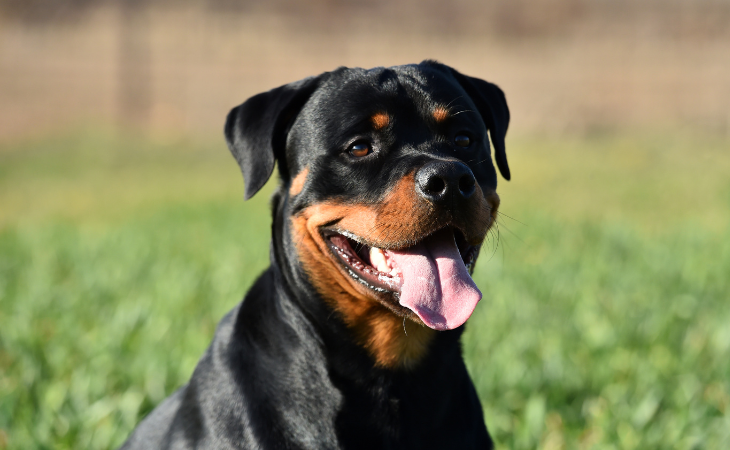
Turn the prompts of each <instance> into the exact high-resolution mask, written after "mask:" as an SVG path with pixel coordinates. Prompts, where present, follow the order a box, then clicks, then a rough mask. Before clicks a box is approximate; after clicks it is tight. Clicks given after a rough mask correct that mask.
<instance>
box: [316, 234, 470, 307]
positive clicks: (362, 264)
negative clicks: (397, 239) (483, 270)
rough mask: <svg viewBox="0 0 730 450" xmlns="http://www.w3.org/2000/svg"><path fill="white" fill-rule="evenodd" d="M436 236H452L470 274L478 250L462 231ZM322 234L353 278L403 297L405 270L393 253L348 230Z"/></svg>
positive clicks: (371, 287)
mask: <svg viewBox="0 0 730 450" xmlns="http://www.w3.org/2000/svg"><path fill="white" fill-rule="evenodd" d="M437 233H447V234H452V235H453V240H454V244H455V245H456V248H457V249H458V251H459V255H460V256H461V260H462V262H463V263H464V266H465V267H466V269H467V271H468V272H469V273H471V272H472V269H473V267H474V263H475V262H476V259H477V256H478V254H479V247H477V246H473V245H469V243H468V242H467V241H466V239H465V238H464V235H463V234H462V233H461V231H459V230H458V229H456V228H445V229H442V230H439V232H437ZM323 234H324V237H325V241H326V242H327V244H328V245H329V246H330V249H331V250H332V252H333V253H334V254H335V255H337V256H338V258H339V260H340V262H341V263H342V264H343V266H344V267H345V269H347V271H348V272H349V274H350V276H351V277H353V278H354V279H356V280H358V281H359V282H360V283H362V284H364V285H365V286H367V287H369V288H370V289H372V290H374V291H377V292H393V293H394V294H396V295H398V294H400V291H401V287H402V284H403V279H402V275H403V271H402V269H401V268H400V267H398V264H397V262H396V259H395V258H393V253H394V250H388V249H382V248H378V247H375V246H370V245H368V244H365V243H363V241H364V240H363V239H361V238H359V237H357V236H355V235H353V234H351V233H348V232H346V231H339V232H337V231H334V230H325V231H324V232H323ZM434 234H436V233H434ZM426 239H428V238H426ZM426 239H424V241H425V240H426Z"/></svg>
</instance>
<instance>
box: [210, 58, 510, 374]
mask: <svg viewBox="0 0 730 450" xmlns="http://www.w3.org/2000/svg"><path fill="white" fill-rule="evenodd" d="M508 122H509V111H508V109H507V104H506V101H505V98H504V94H503V93H502V91H501V90H500V89H499V88H498V87H497V86H495V85H494V84H491V83H488V82H486V81H483V80H480V79H477V78H472V77H468V76H464V75H462V74H460V73H458V72H457V71H455V70H454V69H451V68H449V67H447V66H445V65H442V64H439V63H436V62H432V61H426V62H423V63H421V64H419V65H407V66H397V67H391V68H376V69H372V70H363V69H347V68H340V69H338V70H335V71H333V72H328V73H325V74H322V75H319V76H317V77H312V78H307V79H304V80H301V81H298V82H295V83H291V84H288V85H285V86H281V87H279V88H276V89H273V90H271V91H269V92H265V93H263V94H259V95H256V96H254V97H252V98H251V99H249V100H248V101H246V102H245V103H243V104H242V105H240V106H238V107H237V108H235V109H233V110H232V111H231V113H230V114H229V116H228V120H227V123H226V127H225V134H226V139H227V142H228V146H229V148H230V150H231V152H232V153H233V156H234V157H235V158H236V160H237V161H238V162H239V164H240V166H241V170H242V172H243V176H244V181H245V187H246V194H245V195H246V198H250V197H251V196H253V195H254V194H255V193H256V192H257V191H258V190H259V189H260V188H261V187H262V186H263V185H264V184H265V183H266V181H267V180H268V178H269V177H270V175H271V173H272V171H273V168H274V164H275V163H278V166H279V172H280V176H281V185H280V188H279V195H280V196H283V197H284V202H285V204H286V206H285V207H284V208H279V214H280V215H282V217H275V221H277V220H278V221H280V222H281V226H282V230H283V234H284V236H282V238H283V239H284V240H286V242H288V243H289V245H290V246H291V250H292V252H293V253H294V254H296V255H297V258H296V259H297V263H298V264H299V265H300V267H301V270H302V271H303V273H304V274H305V277H306V278H307V279H308V281H309V282H310V283H311V285H312V286H313V287H314V288H315V289H316V290H317V291H318V293H319V294H320V296H321V297H322V298H324V300H325V301H326V302H327V303H328V304H329V305H330V306H331V307H332V308H334V309H335V310H336V311H338V312H340V313H341V315H342V318H343V319H344V321H345V323H347V324H348V325H349V326H351V327H352V328H353V329H355V331H356V333H357V334H358V336H359V339H360V340H361V341H363V343H364V344H365V346H366V347H368V348H369V349H370V350H371V353H373V354H374V355H375V357H376V360H378V361H379V362H380V363H381V364H383V365H390V364H391V363H394V361H389V360H388V358H391V359H392V358H395V359H398V358H403V355H402V354H401V355H400V356H392V355H391V356H383V355H380V356H379V354H380V353H383V352H382V350H383V348H384V347H388V345H390V344H392V345H391V346H395V347H398V348H400V347H399V346H403V345H405V347H407V348H406V349H405V350H403V349H401V350H403V351H404V352H405V353H408V354H410V353H414V352H415V353H414V355H415V356H417V354H418V352H419V351H418V350H414V349H413V348H411V347H409V345H410V344H402V343H392V342H391V343H390V344H385V343H383V342H382V341H383V340H385V341H388V342H390V341H392V340H393V339H396V338H395V337H392V336H385V335H387V334H388V333H387V332H386V331H385V330H389V329H391V328H393V326H396V328H397V329H398V330H399V331H400V332H401V333H402V330H401V326H400V322H401V321H403V319H404V318H407V319H410V320H412V321H414V322H416V323H418V324H421V325H426V326H428V327H429V328H430V329H433V330H448V329H453V328H456V327H459V326H460V325H462V324H463V323H464V322H465V321H466V320H467V318H468V317H469V316H470V315H471V313H472V311H473V310H474V307H475V306H476V304H477V302H478V301H479V299H480V298H481V293H480V292H479V290H478V289H477V287H476V285H475V284H474V282H473V281H472V279H471V276H470V273H471V270H472V268H473V265H474V262H475V261H476V258H477V256H478V253H479V249H480V247H481V245H482V242H483V241H484V239H485V236H486V234H487V231H488V230H489V228H490V227H491V226H492V224H493V223H494V221H495V220H496V214H497V208H498V206H499V197H498V196H497V194H496V192H495V190H496V187H497V175H496V171H495V169H494V165H493V164H492V159H491V157H490V144H489V139H490V138H491V141H492V144H493V146H494V150H495V151H494V153H495V160H496V162H497V166H498V167H499V170H500V172H501V174H502V176H503V177H504V178H505V179H508V180H509V178H510V172H509V167H508V165H507V158H506V155H505V146H504V138H505V133H506V131H507V125H508ZM403 326H405V323H404V325H403ZM419 328H422V327H416V330H415V331H414V333H415V334H416V335H418V336H421V337H422V338H421V339H420V342H421V344H423V345H421V347H424V348H425V346H427V342H428V341H429V339H430V336H431V332H430V330H429V329H425V328H422V329H423V330H426V331H418V329H419ZM414 339H415V340H416V341H418V340H419V339H418V338H414ZM405 347H404V348H405ZM409 349H410V350H409ZM403 351H402V352H401V353H403ZM409 352H410V353H409ZM396 353H397V352H396ZM411 356H413V355H411ZM406 359H408V358H407V357H406ZM397 362H398V361H395V363H397Z"/></svg>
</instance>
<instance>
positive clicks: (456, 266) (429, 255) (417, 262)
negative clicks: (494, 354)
mask: <svg viewBox="0 0 730 450" xmlns="http://www.w3.org/2000/svg"><path fill="white" fill-rule="evenodd" d="M388 254H389V255H390V257H391V258H393V259H394V260H395V263H396V264H397V266H398V268H399V269H400V270H401V276H402V277H403V285H402V286H401V293H400V304H401V305H403V306H405V307H406V308H408V309H410V310H411V311H413V312H415V313H416V314H418V317H420V318H421V320H422V321H423V323H425V324H426V325H427V326H429V327H430V328H433V329H435V330H452V329H454V328H456V327H458V326H460V325H462V324H463V323H464V322H466V319H468V318H469V316H471V313H472V312H474V308H475V307H476V306H477V303H478V302H479V300H481V298H482V293H481V292H479V289H477V286H476V284H474V281H473V280H472V279H471V276H469V272H468V271H467V270H466V266H465V265H464V261H463V260H462V259H461V255H460V254H459V249H458V248H457V247H456V243H455V242H454V233H453V232H452V231H451V230H448V229H444V230H442V231H439V232H437V233H434V234H433V235H431V236H430V237H428V238H427V239H426V240H425V241H423V242H421V243H420V244H418V245H416V246H415V247H411V248H408V249H405V250H400V251H396V250H389V251H388Z"/></svg>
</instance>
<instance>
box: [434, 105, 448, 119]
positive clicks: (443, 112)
mask: <svg viewBox="0 0 730 450" xmlns="http://www.w3.org/2000/svg"><path fill="white" fill-rule="evenodd" d="M448 117H449V110H448V109H446V108H444V107H443V106H437V107H435V108H434V109H433V118H434V119H436V122H443V121H444V120H446V119H447V118H448Z"/></svg>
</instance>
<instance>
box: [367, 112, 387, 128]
mask: <svg viewBox="0 0 730 450" xmlns="http://www.w3.org/2000/svg"><path fill="white" fill-rule="evenodd" d="M370 121H371V122H372V123H373V126H374V127H375V129H376V130H381V129H383V128H385V127H387V126H388V124H389V123H390V116H389V115H388V114H386V113H382V112H381V113H377V114H374V115H373V116H372V117H371V118H370Z"/></svg>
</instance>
